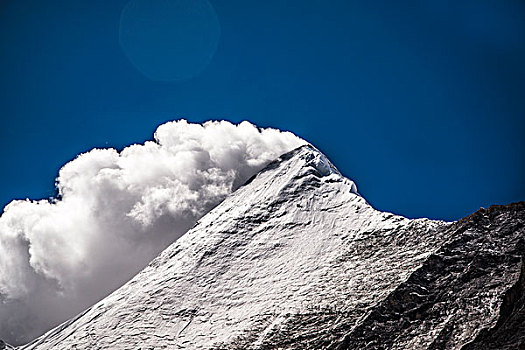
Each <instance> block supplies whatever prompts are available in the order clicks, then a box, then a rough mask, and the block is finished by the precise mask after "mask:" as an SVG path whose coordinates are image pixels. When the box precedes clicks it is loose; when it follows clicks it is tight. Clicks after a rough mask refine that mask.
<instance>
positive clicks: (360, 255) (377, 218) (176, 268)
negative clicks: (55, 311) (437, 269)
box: [27, 145, 442, 349]
mask: <svg viewBox="0 0 525 350" xmlns="http://www.w3.org/2000/svg"><path fill="white" fill-rule="evenodd" d="M440 224H441V223H438V222H432V221H429V220H426V219H423V220H409V219H406V218H403V217H400V216H396V215H393V214H389V213H382V212H379V211H377V210H375V209H374V208H372V207H371V206H370V205H369V204H368V203H367V202H366V201H365V200H364V199H363V198H362V197H361V196H359V195H358V194H357V189H356V186H355V184H354V183H353V182H352V181H351V180H349V179H347V178H345V177H343V176H342V175H341V174H340V172H339V171H338V170H337V169H336V168H335V167H334V166H333V165H332V164H331V163H330V161H329V160H328V159H327V158H326V157H325V156H324V155H323V154H322V153H321V152H319V151H318V150H317V149H316V148H314V147H313V146H310V145H307V146H302V147H300V148H297V149H295V150H294V151H291V152H289V153H287V154H284V155H283V156H281V157H279V159H277V160H276V161H274V162H272V163H270V164H269V165H268V166H267V167H266V168H265V169H263V170H262V171H261V172H259V173H258V174H257V175H256V176H255V177H254V178H252V179H251V180H250V181H248V182H247V183H246V184H245V185H244V186H242V187H240V188H239V189H238V190H237V191H236V192H235V193H233V194H232V195H230V196H229V197H228V198H226V200H224V201H223V202H222V203H221V204H219V205H218V206H217V207H215V208H214V209H213V210H212V211H211V212H209V213H208V214H207V215H205V216H204V217H203V218H201V219H200V220H199V222H198V223H197V224H196V225H195V227H194V228H193V229H191V230H190V231H189V232H188V233H186V234H185V235H184V236H183V237H182V238H180V239H179V240H178V241H176V242H175V243H174V244H172V245H171V246H170V247H169V248H167V249H166V250H165V251H164V252H163V253H162V254H161V255H160V256H159V257H157V258H156V259H155V260H154V261H153V262H152V263H150V265H149V266H148V267H147V268H146V269H145V270H143V271H142V272H141V273H139V274H138V275H137V276H136V277H135V278H133V279H132V280H131V281H130V282H129V283H127V284H126V285H124V286H123V287H122V288H120V289H119V290H117V291H116V292H114V293H113V294H112V295H110V296H109V297H107V298H106V299H104V300H103V301H101V302H99V303H98V304H96V305H95V306H93V307H92V308H90V309H89V310H87V311H86V312H85V313H83V314H82V315H80V316H79V317H78V318H76V319H73V320H71V321H69V322H68V323H66V324H64V325H62V326H61V327H59V328H57V329H55V330H53V331H51V332H49V333H48V334H46V335H44V336H43V337H42V338H40V339H38V340H36V341H35V342H33V343H32V344H29V345H28V346H27V348H28V349H51V348H53V347H54V346H58V344H60V347H61V348H70V347H73V346H76V348H78V349H91V348H92V346H93V344H97V347H98V348H111V349H129V348H135V347H137V346H139V345H140V346H143V347H145V348H147V347H148V346H151V347H157V346H159V344H162V345H163V346H167V347H168V348H176V347H189V348H213V347H217V348H228V349H229V348H232V346H233V344H234V343H235V342H240V343H242V342H248V343H247V344H248V345H246V344H245V345H243V348H258V347H259V346H260V345H261V344H263V343H264V342H265V339H266V336H269V335H270V334H271V333H272V332H274V331H275V329H277V328H279V329H280V328H281V327H284V328H286V327H289V326H290V325H291V323H293V322H295V321H294V320H297V318H301V319H302V318H306V319H311V318H312V317H314V315H316V313H318V310H320V309H326V310H328V309H330V310H339V311H341V312H351V313H352V314H355V316H357V315H358V314H359V313H361V312H364V310H365V309H366V307H367V306H370V305H372V304H373V303H375V302H376V301H378V300H380V299H381V298H382V297H384V296H386V295H387V294H388V292H389V291H390V290H392V289H393V288H394V287H395V286H396V285H397V283H399V282H401V281H402V280H404V279H405V278H406V277H407V276H408V274H409V272H410V271H411V270H412V269H413V268H414V267H415V266H417V265H418V264H419V263H420V262H421V261H422V260H423V259H424V258H425V257H426V256H427V255H428V254H430V253H431V252H432V251H433V250H434V249H435V247H436V245H437V244H438V243H439V242H441V239H442V238H441V237H440V236H439V235H434V234H431V233H430V229H431V228H432V227H435V226H436V225H440ZM409 231H411V234H413V235H418V236H419V239H418V240H414V241H412V242H408V241H407V237H406V235H407V234H408V232H409ZM401 242H405V243H403V244H400V243H401ZM371 247H374V249H370V248H371ZM415 249H417V250H418V253H417V254H413V251H414V250H415ZM389 254H397V255H401V256H403V258H402V259H399V260H398V261H395V262H390V263H389V264H385V260H384V259H386V256H387V255H389ZM387 271H390V273H386V272H387ZM385 277H386V278H385ZM359 310H361V311H359ZM311 320H313V319H311ZM310 326H312V327H313V325H310ZM310 326H309V325H308V324H306V325H305V327H306V328H308V327H310ZM315 327H317V326H315ZM256 331H257V332H256ZM254 332H256V333H257V337H256V338H253V337H252V334H254ZM327 340H328V339H327Z"/></svg>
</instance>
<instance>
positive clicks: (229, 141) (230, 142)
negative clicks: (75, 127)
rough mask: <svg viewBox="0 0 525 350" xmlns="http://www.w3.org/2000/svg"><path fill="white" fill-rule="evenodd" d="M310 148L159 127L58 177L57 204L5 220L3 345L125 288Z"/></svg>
mask: <svg viewBox="0 0 525 350" xmlns="http://www.w3.org/2000/svg"><path fill="white" fill-rule="evenodd" d="M304 143H305V142H304V141H303V140H301V139H299V138H298V137H296V136H295V135H293V134H291V133H289V132H281V131H279V130H275V129H262V130H260V129H258V128H257V127H255V126H253V125H252V124H250V123H248V122H243V123H241V124H239V125H233V124H231V123H229V122H225V121H220V122H207V123H205V124H203V125H201V124H191V123H188V122H186V121H184V120H180V121H175V122H169V123H166V124H163V125H161V126H160V127H159V128H158V129H157V131H156V132H155V140H154V141H147V142H146V143H144V144H141V145H131V146H129V147H126V148H125V149H123V150H122V151H121V152H118V151H116V150H114V149H93V150H91V151H89V152H87V153H84V154H81V155H79V156H78V157H77V158H76V159H74V160H72V161H71V162H69V163H67V164H66V165H64V166H63V167H62V169H60V172H59V176H58V178H57V187H58V191H59V196H58V198H57V199H54V200H51V201H48V200H40V201H30V200H26V201H20V200H16V201H13V202H11V203H10V204H8V205H7V206H6V207H5V209H4V212H3V214H2V216H0V338H2V339H4V340H6V341H8V342H12V343H15V344H20V343H24V342H27V341H29V340H31V339H33V338H35V337H36V336H38V335H40V334H42V333H43V332H44V331H46V330H48V329H50V328H51V327H53V326H55V325H56V324H58V323H60V322H62V321H64V320H66V319H68V318H69V317H71V316H73V315H75V314H76V313H78V312H80V311H82V309H84V308H86V307H88V306H89V305H91V304H93V303H95V302H96V301H98V300H99V299H101V298H103V297H104V296H106V295H107V294H109V293H110V292H111V291H113V290H114V289H116V288H118V287H119V286H120V285H122V284H123V283H125V282H126V281H127V280H128V279H129V278H131V277H132V276H133V275H135V274H136V273H137V272H138V271H140V270H141V269H142V268H143V267H144V266H145V265H147V263H148V262H149V261H151V259H153V258H154V257H155V256H156V255H157V254H158V253H159V252H161V251H162V250H163V249H164V248H165V247H167V246H168V245H169V244H170V243H172V242H173V241H175V240H176V239H177V238H179V237H180V236H181V235H182V234H184V233H185V232H186V231H187V230H188V229H189V228H190V227H191V226H193V225H194V223H195V222H196V221H197V220H198V219H199V218H200V217H202V216H203V215H204V214H206V213H207V212H208V211H209V210H211V209H212V208H213V207H214V206H216V205H217V204H218V203H220V202H221V201H222V200H223V199H224V198H225V197H226V196H227V195H228V194H229V193H231V192H232V191H234V190H235V189H237V188H238V187H239V186H240V185H242V184H243V182H244V181H246V180H247V179H248V178H249V177H251V176H252V175H253V174H255V173H256V172H258V171H259V170H260V169H261V168H262V167H264V166H265V165H266V164H267V163H268V162H270V161H271V160H273V159H275V158H277V157H278V156H279V155H280V154H282V153H284V152H287V151H289V150H291V149H293V148H296V147H298V146H300V145H301V144H304Z"/></svg>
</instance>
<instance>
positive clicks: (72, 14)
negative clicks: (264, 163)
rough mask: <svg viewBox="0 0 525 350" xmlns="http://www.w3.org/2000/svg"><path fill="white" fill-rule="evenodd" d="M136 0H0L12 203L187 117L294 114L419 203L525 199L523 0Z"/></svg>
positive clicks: (4, 197) (297, 126) (432, 212)
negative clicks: (148, 0)
mask: <svg viewBox="0 0 525 350" xmlns="http://www.w3.org/2000/svg"><path fill="white" fill-rule="evenodd" d="M163 1H167V0H163ZM177 1H179V2H180V1H181V0H177ZM177 1H175V2H177ZM126 4H128V1H127V0H122V1H121V0H117V1H107V0H106V1H94V0H89V1H83V0H75V1H56V0H45V1H42V0H16V1H9V0H4V1H2V2H0V70H1V72H0V74H1V77H2V78H1V80H0V115H1V124H0V162H1V163H0V164H1V166H2V169H1V172H0V184H1V186H0V206H3V205H4V204H6V203H7V202H9V201H10V200H11V199H13V198H26V197H30V198H33V199H37V198H46V197H48V196H50V195H52V194H53V193H54V189H53V188H54V186H53V183H54V178H55V177H56V175H57V171H58V169H59V168H60V166H61V165H63V164H64V163H65V162H67V161H69V160H70V159H72V158H74V157H75V155H77V154H78V153H80V152H84V151H87V150H89V149H91V148H93V147H107V146H113V147H117V148H120V147H123V146H125V145H128V144H131V143H137V142H143V141H144V140H146V139H151V137H152V133H153V131H154V130H155V128H156V126H157V125H159V124H161V123H162V122H164V121H167V120H171V119H175V118H178V117H184V118H186V119H188V120H190V121H203V120H207V119H210V118H214V119H228V120H231V121H234V122H239V121H241V120H245V119H247V120H250V121H252V122H254V123H256V124H258V125H259V126H273V127H278V128H280V129H287V130H291V131H293V132H295V133H296V134H298V135H300V136H301V137H303V138H305V139H307V140H309V141H310V142H312V143H313V144H314V145H315V146H317V147H318V148H320V149H321V150H322V151H323V152H324V153H325V154H327V156H328V157H329V158H330V159H331V160H332V161H333V162H334V163H335V164H336V166H337V167H338V168H339V169H340V170H341V171H342V172H343V173H344V174H345V175H347V176H348V177H350V178H351V179H353V180H355V181H356V183H357V185H358V188H359V191H360V192H361V193H362V194H363V195H364V196H365V198H367V200H368V201H369V202H370V203H371V204H372V205H374V206H375V207H376V208H378V209H381V210H388V211H393V212H395V213H399V214H403V215H405V216H409V217H420V216H426V217H431V218H442V219H458V218H460V217H462V216H464V215H466V214H469V213H471V212H473V211H475V210H477V209H478V208H479V207H480V206H484V207H486V206H488V205H490V204H493V203H500V204H505V203H509V202H512V201H517V200H525V137H524V134H525V66H524V64H525V2H522V1H516V0H512V1H503V0H494V1H483V0H476V1H444V0H439V1H402V2H398V1H348V0H344V1H330V2H327V1H324V0H323V1H305V0H300V1H299V0H298V1H284V0H277V1H273V0H265V1H245V0H243V1H236V0H217V1H211V5H212V7H211V6H208V5H207V3H206V2H205V1H204V0H200V2H199V6H200V8H199V10H198V11H197V12H195V13H197V14H195V13H192V12H191V11H189V12H188V11H186V10H187V9H185V11H186V12H185V13H184V14H181V15H180V16H179V15H174V20H173V21H170V20H169V18H168V20H167V19H166V16H168V17H169V15H170V11H169V10H173V8H169V9H168V10H162V9H161V10H159V9H158V8H157V9H147V8H145V9H144V8H139V7H140V6H139V7H137V6H135V5H137V4H139V5H140V4H141V6H142V5H144V3H143V2H141V1H140V0H135V3H132V4H128V6H127V7H126ZM131 5H133V6H135V7H133V6H131ZM146 7H147V6H146ZM124 9H125V10H124ZM123 10H124V11H123ZM199 11H200V12H199ZM213 11H215V13H216V17H215V14H214V13H213ZM123 13H124V18H122V21H121V14H123ZM137 16H138V17H137ZM156 16H161V17H163V18H160V19H159V20H158V21H157V20H156V19H155V17H156ZM139 17H140V18H139ZM137 23H138V24H137ZM156 24H159V26H160V27H159V28H157V29H158V30H159V33H160V32H162V33H164V34H165V35H161V36H159V37H158V38H157V39H153V40H152V39H151V35H153V36H154V33H155V32H154V31H153V32H148V28H149V27H148V26H151V25H156ZM192 25H193V26H194V27H192ZM137 26H138V27H137ZM141 26H142V27H141ZM170 26H173V27H170ZM177 26H179V27H177ZM181 26H182V27H181ZM181 28H182V29H181ZM187 28H190V29H188V30H190V32H189V33H190V34H188V35H184V33H185V30H186V29H187ZM191 28H193V29H191ZM195 28H197V29H195ZM191 30H193V31H191ZM195 30H196V31H195ZM199 30H201V31H202V32H199ZM195 33H197V34H195ZM142 34H144V35H146V36H145V37H142V38H140V37H137V35H138V36H140V35H142ZM201 34H202V35H201ZM148 35H150V37H148ZM119 36H120V37H119ZM134 38H135V39H134ZM137 38H138V39H137ZM203 38H204V39H203ZM166 47H168V49H167V48H166ZM215 48H216V52H215V55H213V56H212V55H211V54H212V53H213V50H215ZM177 50H179V51H177ZM184 50H186V51H188V50H190V51H191V52H192V54H191V55H189V56H188V52H185V51H184ZM144 53H150V56H147V55H145V56H144ZM177 55H179V56H180V57H181V59H180V60H179V59H177V58H174V57H179V56H177ZM184 55H186V56H184ZM192 55H193V56H192ZM157 59H158V60H157ZM148 60H149V61H148ZM170 64H171V66H170ZM159 66H160V71H158V69H159ZM155 69H157V71H156V70H155ZM141 70H142V71H141ZM163 74H164V77H165V79H164V80H163ZM174 79H175V80H174Z"/></svg>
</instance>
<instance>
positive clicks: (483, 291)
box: [332, 202, 525, 349]
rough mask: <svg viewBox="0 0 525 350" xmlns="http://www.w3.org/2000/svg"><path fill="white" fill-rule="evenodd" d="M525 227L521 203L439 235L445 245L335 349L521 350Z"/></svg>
mask: <svg viewBox="0 0 525 350" xmlns="http://www.w3.org/2000/svg"><path fill="white" fill-rule="evenodd" d="M524 222H525V204H524V202H520V203H514V204H511V205H508V206H491V207H490V208H489V209H487V210H485V209H482V210H479V211H478V212H476V213H474V214H472V215H470V216H468V217H466V218H464V219H462V220H460V221H459V222H457V223H454V224H452V225H451V226H449V227H446V228H440V229H444V230H446V231H447V235H448V236H450V237H451V238H450V240H449V241H448V242H447V243H446V244H444V245H443V247H441V248H440V249H439V250H438V251H437V252H435V253H434V254H432V255H431V256H429V257H428V259H427V260H426V261H425V263H424V264H423V265H422V266H421V267H420V268H419V269H417V270H416V271H414V273H412V275H411V276H410V277H409V278H408V280H407V281H406V282H404V283H401V284H400V285H399V287H397V288H396V290H395V291H394V292H392V293H391V294H390V295H389V296H388V297H387V298H386V299H385V300H383V301H382V302H381V303H379V304H378V305H376V306H375V307H373V308H372V309H371V310H370V311H369V312H368V313H367V315H366V317H364V318H363V319H362V320H361V321H360V322H359V323H358V325H356V326H355V327H353V328H352V329H349V330H348V333H347V334H346V336H345V337H344V339H343V340H341V341H340V342H336V343H334V344H333V345H332V348H334V349H410V348H426V349H459V348H462V349H524V348H525V309H524V302H525V293H524V287H525V282H524V267H523V262H524V260H523V257H524V254H525V229H524ZM496 304H497V305H500V307H499V308H496V309H495V308H494V307H493V305H496ZM495 311H496V313H495ZM465 330H467V331H465Z"/></svg>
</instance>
